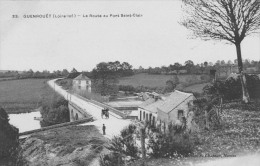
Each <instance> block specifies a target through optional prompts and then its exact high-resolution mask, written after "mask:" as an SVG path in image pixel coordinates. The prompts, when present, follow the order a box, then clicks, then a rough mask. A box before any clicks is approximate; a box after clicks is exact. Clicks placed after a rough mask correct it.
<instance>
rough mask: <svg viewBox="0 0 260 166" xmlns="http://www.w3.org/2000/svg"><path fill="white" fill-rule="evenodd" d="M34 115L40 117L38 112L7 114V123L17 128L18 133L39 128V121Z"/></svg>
mask: <svg viewBox="0 0 260 166" xmlns="http://www.w3.org/2000/svg"><path fill="white" fill-rule="evenodd" d="M34 117H41V114H40V112H39V111H38V112H31V113H22V114H9V119H10V121H9V123H10V124H12V125H14V126H15V127H17V128H18V129H19V133H21V132H25V131H29V130H35V129H39V128H41V125H40V121H39V120H34Z"/></svg>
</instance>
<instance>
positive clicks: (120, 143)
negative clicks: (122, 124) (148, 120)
mask: <svg viewBox="0 0 260 166" xmlns="http://www.w3.org/2000/svg"><path fill="white" fill-rule="evenodd" d="M135 132H136V126H135V125H129V126H128V127H127V128H125V129H124V130H122V131H121V134H120V136H118V137H114V138H113V139H112V140H111V145H110V146H109V147H107V148H108V150H110V153H109V154H106V155H102V156H100V160H99V162H100V165H101V166H116V165H123V161H125V160H126V159H128V160H130V161H133V160H136V159H138V158H139V157H138V156H139V151H138V147H137V146H136V143H135V138H134V133H135Z"/></svg>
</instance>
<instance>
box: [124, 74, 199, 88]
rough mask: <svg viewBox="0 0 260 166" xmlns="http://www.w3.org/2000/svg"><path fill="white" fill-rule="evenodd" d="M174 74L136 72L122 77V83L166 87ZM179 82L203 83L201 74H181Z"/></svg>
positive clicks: (189, 83) (187, 83)
mask: <svg viewBox="0 0 260 166" xmlns="http://www.w3.org/2000/svg"><path fill="white" fill-rule="evenodd" d="M173 77H174V76H173V75H151V74H147V73H141V74H135V75H133V76H130V77H123V78H120V80H119V84H120V85H132V86H134V87H137V86H147V87H165V86H166V81H167V80H171V79H173ZM178 78H179V82H180V83H182V84H185V86H187V85H191V84H196V83H201V82H203V80H201V75H179V76H178Z"/></svg>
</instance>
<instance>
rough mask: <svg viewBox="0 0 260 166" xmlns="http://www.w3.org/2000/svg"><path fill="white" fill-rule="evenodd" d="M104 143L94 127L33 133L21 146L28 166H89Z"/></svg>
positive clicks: (71, 127)
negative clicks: (29, 164) (28, 163)
mask: <svg viewBox="0 0 260 166" xmlns="http://www.w3.org/2000/svg"><path fill="white" fill-rule="evenodd" d="M106 141H107V140H106V139H105V138H104V137H103V136H102V135H101V134H100V133H99V131H98V130H97V129H96V127H95V126H92V125H91V126H70V127H63V128H58V129H53V130H49V131H45V132H41V133H36V134H34V135H32V136H31V138H29V139H27V140H26V141H25V142H24V143H23V148H24V152H23V155H25V156H26V159H27V160H28V161H30V163H31V164H32V165H37V164H38V165H49V164H51V165H53V166H54V165H76V166H77V165H89V164H90V163H91V162H92V161H93V159H95V158H96V157H98V156H99V154H100V152H101V151H102V150H103V145H104V144H106Z"/></svg>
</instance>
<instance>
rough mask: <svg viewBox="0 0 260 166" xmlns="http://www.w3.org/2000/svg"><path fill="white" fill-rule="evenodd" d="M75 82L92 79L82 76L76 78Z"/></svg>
mask: <svg viewBox="0 0 260 166" xmlns="http://www.w3.org/2000/svg"><path fill="white" fill-rule="evenodd" d="M74 80H90V79H89V78H88V77H87V76H85V75H84V74H80V75H79V76H78V77H76V78H74Z"/></svg>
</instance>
